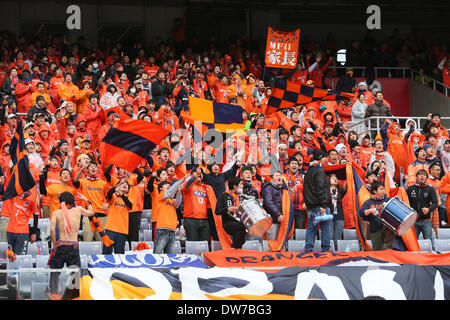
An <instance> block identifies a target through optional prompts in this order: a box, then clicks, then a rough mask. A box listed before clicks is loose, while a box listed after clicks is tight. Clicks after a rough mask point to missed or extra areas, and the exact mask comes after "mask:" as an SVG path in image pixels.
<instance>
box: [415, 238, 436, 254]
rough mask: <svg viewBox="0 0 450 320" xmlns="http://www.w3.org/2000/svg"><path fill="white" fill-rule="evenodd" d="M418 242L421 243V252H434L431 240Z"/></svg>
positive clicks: (419, 240)
mask: <svg viewBox="0 0 450 320" xmlns="http://www.w3.org/2000/svg"><path fill="white" fill-rule="evenodd" d="M417 242H418V243H419V247H420V251H427V252H431V251H432V250H433V246H432V244H431V240H430V239H418V240H417Z"/></svg>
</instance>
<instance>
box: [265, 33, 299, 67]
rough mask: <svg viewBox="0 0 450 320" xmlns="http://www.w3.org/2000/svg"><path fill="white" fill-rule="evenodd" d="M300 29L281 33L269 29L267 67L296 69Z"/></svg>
mask: <svg viewBox="0 0 450 320" xmlns="http://www.w3.org/2000/svg"><path fill="white" fill-rule="evenodd" d="M299 39H300V29H297V30H294V31H289V32H285V31H279V30H275V29H272V28H271V27H269V29H268V31H267V44H266V58H265V62H266V67H270V68H286V69H294V68H295V67H296V66H297V56H298V43H299Z"/></svg>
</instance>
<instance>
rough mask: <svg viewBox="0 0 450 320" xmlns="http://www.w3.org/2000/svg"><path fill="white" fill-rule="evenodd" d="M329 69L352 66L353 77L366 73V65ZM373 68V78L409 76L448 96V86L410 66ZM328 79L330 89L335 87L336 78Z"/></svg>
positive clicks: (449, 92) (449, 93) (338, 67)
mask: <svg viewBox="0 0 450 320" xmlns="http://www.w3.org/2000/svg"><path fill="white" fill-rule="evenodd" d="M328 68H329V69H336V70H339V69H347V68H352V69H353V74H354V76H355V77H363V78H364V77H365V76H366V75H367V74H368V69H369V68H367V67H352V66H345V67H344V66H342V67H341V66H331V67H328ZM370 70H373V72H374V77H375V80H376V78H378V77H380V78H381V77H383V78H410V79H412V80H415V81H418V82H420V83H422V84H423V85H424V86H427V87H430V88H432V89H433V91H435V92H440V93H442V94H444V95H445V96H446V97H450V87H447V86H446V85H445V84H443V83H442V82H440V81H437V80H435V79H433V78H432V77H430V76H427V75H425V74H423V75H421V74H420V72H419V71H417V70H414V69H411V68H402V67H373V68H370ZM416 76H418V77H419V80H417V79H416ZM327 78H328V79H330V80H331V84H332V89H333V90H334V89H336V84H337V79H335V78H333V77H330V76H327Z"/></svg>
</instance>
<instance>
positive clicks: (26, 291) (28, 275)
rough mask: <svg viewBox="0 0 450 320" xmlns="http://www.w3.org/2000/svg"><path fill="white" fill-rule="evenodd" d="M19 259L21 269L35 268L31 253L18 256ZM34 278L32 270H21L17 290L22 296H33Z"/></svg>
mask: <svg viewBox="0 0 450 320" xmlns="http://www.w3.org/2000/svg"><path fill="white" fill-rule="evenodd" d="M17 259H18V260H19V268H18V269H19V270H20V269H32V268H33V258H32V256H31V255H28V254H27V255H22V256H20V258H19V256H17ZM32 280H33V273H32V272H19V274H18V281H17V292H18V294H19V296H20V297H22V298H30V297H31V283H32Z"/></svg>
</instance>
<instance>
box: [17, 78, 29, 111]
mask: <svg viewBox="0 0 450 320" xmlns="http://www.w3.org/2000/svg"><path fill="white" fill-rule="evenodd" d="M14 90H15V92H16V99H17V112H20V113H27V112H28V109H29V108H30V103H31V99H30V98H31V83H23V82H19V83H18V84H17V85H16V87H15V89H14Z"/></svg>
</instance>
